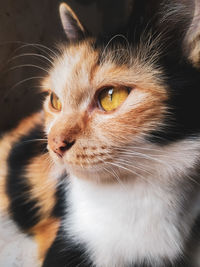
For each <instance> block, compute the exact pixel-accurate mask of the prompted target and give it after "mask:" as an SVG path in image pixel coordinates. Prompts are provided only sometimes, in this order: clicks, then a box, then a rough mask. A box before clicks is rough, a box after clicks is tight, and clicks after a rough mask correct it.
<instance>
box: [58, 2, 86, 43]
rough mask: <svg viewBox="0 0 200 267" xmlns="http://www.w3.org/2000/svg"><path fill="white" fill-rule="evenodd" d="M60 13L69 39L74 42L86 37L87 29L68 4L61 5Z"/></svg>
mask: <svg viewBox="0 0 200 267" xmlns="http://www.w3.org/2000/svg"><path fill="white" fill-rule="evenodd" d="M59 11H60V18H61V22H62V26H63V29H64V31H65V34H66V36H67V39H68V40H69V41H72V42H74V41H78V40H81V39H83V38H84V36H85V29H84V28H83V26H82V24H81V23H80V21H79V19H78V18H77V16H76V14H75V13H74V12H73V10H72V9H71V8H70V7H69V6H68V5H67V4H66V3H61V4H60V7H59Z"/></svg>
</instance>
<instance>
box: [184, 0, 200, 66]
mask: <svg viewBox="0 0 200 267" xmlns="http://www.w3.org/2000/svg"><path fill="white" fill-rule="evenodd" d="M193 1H194V3H193V8H194V11H193V18H192V21H191V25H190V27H189V30H188V32H187V34H186V38H185V45H184V46H185V50H186V52H187V54H188V57H189V59H190V61H191V62H192V63H193V65H194V66H195V67H198V68H200V1H199V0H193Z"/></svg>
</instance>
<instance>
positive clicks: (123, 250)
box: [65, 141, 200, 267]
mask: <svg viewBox="0 0 200 267" xmlns="http://www.w3.org/2000/svg"><path fill="white" fill-rule="evenodd" d="M155 148H156V146H155ZM157 148H158V147H157ZM162 151H163V154H162V155H160V157H159V159H160V160H163V159H165V163H166V165H164V166H163V165H162V164H161V163H159V162H157V163H156V164H155V165H154V169H155V171H154V174H152V175H149V176H147V177H146V178H147V181H148V182H147V181H144V180H142V179H140V178H141V177H138V179H135V177H134V178H133V180H132V181H131V182H130V177H129V182H127V183H125V182H124V184H123V185H121V184H118V183H116V184H107V185H103V184H96V183H95V182H92V181H86V180H82V179H79V178H77V177H73V176H72V175H71V177H70V183H69V192H70V212H69V214H68V216H67V218H66V220H65V228H66V231H67V232H68V234H69V235H70V236H71V237H72V238H73V240H74V241H75V242H81V243H84V244H86V247H87V250H88V252H89V254H90V256H91V258H92V259H93V261H94V263H95V264H96V265H95V266H98V267H111V266H112V267H124V266H126V264H130V263H134V262H140V261H141V262H142V260H143V259H147V260H148V261H149V262H151V263H153V266H160V265H161V264H162V261H161V259H162V257H167V258H169V259H171V260H173V259H175V258H176V257H177V255H179V254H180V253H181V251H182V249H183V246H184V241H185V240H186V239H187V238H188V237H189V235H190V230H191V227H192V225H193V223H194V220H195V218H196V217H197V214H198V213H199V210H200V205H199V203H200V201H199V199H198V197H194V198H193V200H189V201H191V203H187V204H189V205H188V207H182V202H181V198H184V197H186V198H187V197H188V196H186V195H183V193H182V192H183V191H184V188H183V186H185V185H186V183H185V184H184V185H183V181H182V179H181V176H182V174H187V173H188V169H189V168H190V167H191V166H194V165H195V163H196V161H197V159H199V155H200V143H199V142H198V141H194V142H193V141H182V142H179V143H177V144H173V145H170V146H166V147H165V148H163V149H162ZM162 157H164V158H162ZM133 164H134V162H133ZM151 167H152V166H151ZM120 178H121V179H122V178H123V177H120ZM187 179H188V184H190V183H193V181H191V180H190V178H189V177H188V178H187ZM122 180H123V179H122ZM194 203H196V204H197V205H195V204H194Z"/></svg>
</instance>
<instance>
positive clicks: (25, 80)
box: [4, 76, 44, 98]
mask: <svg viewBox="0 0 200 267" xmlns="http://www.w3.org/2000/svg"><path fill="white" fill-rule="evenodd" d="M43 78H44V77H41V76H35V77H30V78H26V79H24V80H22V81H20V82H18V83H16V84H15V85H14V86H12V87H11V88H10V89H9V90H8V92H7V94H5V95H4V98H6V97H7V96H8V95H9V94H10V93H11V92H12V91H13V90H14V89H15V88H16V87H17V86H19V85H20V84H23V83H25V82H27V81H30V80H36V79H43Z"/></svg>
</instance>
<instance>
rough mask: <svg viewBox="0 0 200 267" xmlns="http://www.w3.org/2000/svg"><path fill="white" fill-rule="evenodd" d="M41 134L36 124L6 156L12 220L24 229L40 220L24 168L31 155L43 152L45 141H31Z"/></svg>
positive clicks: (37, 204)
mask: <svg viewBox="0 0 200 267" xmlns="http://www.w3.org/2000/svg"><path fill="white" fill-rule="evenodd" d="M41 136H42V131H41V126H40V125H37V126H36V127H35V128H34V129H32V130H31V132H29V133H28V134H26V135H24V136H23V137H22V138H21V139H20V140H19V141H18V142H17V143H15V144H14V146H13V148H12V150H11V152H10V155H9V157H8V170H9V172H8V177H7V181H6V182H7V184H6V190H7V195H8V196H9V199H10V207H9V208H10V213H11V216H12V218H13V220H14V221H15V222H16V223H17V225H18V226H19V227H20V228H21V229H22V230H24V231H26V230H28V229H29V228H31V227H33V226H34V225H35V224H37V222H39V220H40V216H39V214H38V211H39V203H38V200H37V199H36V198H30V190H31V186H30V184H29V183H28V181H27V179H26V177H25V169H26V166H27V165H28V164H29V163H30V162H31V159H32V158H33V157H36V156H38V155H40V154H42V153H44V152H45V149H46V144H45V143H43V142H41V141H33V140H35V139H40V138H41Z"/></svg>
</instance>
